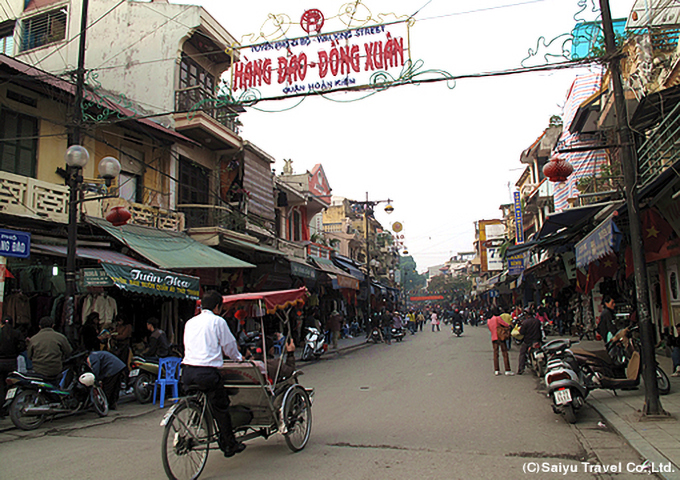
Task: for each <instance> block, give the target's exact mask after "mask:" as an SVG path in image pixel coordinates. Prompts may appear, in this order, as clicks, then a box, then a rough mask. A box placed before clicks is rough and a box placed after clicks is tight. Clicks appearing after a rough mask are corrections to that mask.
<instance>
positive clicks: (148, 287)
mask: <svg viewBox="0 0 680 480" xmlns="http://www.w3.org/2000/svg"><path fill="white" fill-rule="evenodd" d="M33 247H34V251H37V252H39V253H51V254H55V255H59V256H66V253H67V251H66V247H65V246H60V245H33ZM76 256H77V257H78V258H87V259H90V260H97V261H98V262H99V263H100V264H101V267H102V269H103V270H104V273H106V275H107V276H108V277H109V278H111V280H112V281H113V283H114V284H115V285H116V286H117V287H118V288H121V289H123V290H127V291H130V292H134V293H143V294H146V295H159V296H163V297H173V298H181V299H185V300H198V298H199V293H198V290H199V285H200V280H199V278H198V277H192V276H190V275H183V274H180V273H175V272H169V271H167V270H161V269H158V268H154V267H152V266H151V265H147V264H145V263H143V262H140V261H138V260H135V259H134V258H131V257H128V256H127V255H123V254H122V253H120V252H115V251H113V250H107V249H103V248H88V247H78V248H77V249H76ZM85 270H87V269H85ZM90 270H95V269H90ZM95 273H96V272H95ZM84 274H85V275H86V274H87V273H86V272H85V273H84ZM103 278H106V277H103Z"/></svg>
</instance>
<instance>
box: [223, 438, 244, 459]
mask: <svg viewBox="0 0 680 480" xmlns="http://www.w3.org/2000/svg"><path fill="white" fill-rule="evenodd" d="M245 449H246V444H245V443H241V442H237V443H236V445H234V446H232V447H229V448H227V449H226V450H225V451H224V456H225V457H227V458H229V457H233V456H234V455H236V454H237V453H241V452H242V451H243V450H245Z"/></svg>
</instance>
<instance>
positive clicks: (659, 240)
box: [642, 207, 673, 253]
mask: <svg viewBox="0 0 680 480" xmlns="http://www.w3.org/2000/svg"><path fill="white" fill-rule="evenodd" d="M672 231H673V229H672V227H671V226H670V225H669V224H668V222H667V221H666V220H665V219H664V218H663V217H662V216H661V214H660V213H659V212H658V211H657V209H656V208H653V207H652V208H648V209H647V210H645V212H644V214H643V216H642V241H643V243H644V245H645V251H646V252H654V253H657V252H658V251H659V250H661V247H663V244H664V243H666V240H668V237H669V236H670V234H671V232H672Z"/></svg>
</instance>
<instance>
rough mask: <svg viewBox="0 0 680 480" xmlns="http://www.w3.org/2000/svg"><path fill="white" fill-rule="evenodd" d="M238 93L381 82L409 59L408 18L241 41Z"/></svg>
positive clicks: (286, 92) (234, 76)
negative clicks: (253, 42)
mask: <svg viewBox="0 0 680 480" xmlns="http://www.w3.org/2000/svg"><path fill="white" fill-rule="evenodd" d="M239 53H240V61H238V62H236V63H234V66H233V68H232V71H231V80H232V81H231V94H232V96H233V97H234V98H237V99H239V98H241V99H243V98H245V99H258V100H262V99H271V98H281V97H286V96H293V95H305V94H314V93H323V92H331V91H333V90H339V89H347V88H350V87H356V88H359V87H366V86H379V85H380V84H381V83H385V82H390V81H394V80H396V79H398V78H399V77H400V75H401V73H402V70H403V69H404V65H406V64H407V61H408V60H409V54H408V22H406V21H400V22H394V23H385V24H380V25H375V26H366V27H361V28H353V29H349V30H343V31H337V32H332V33H315V34H313V35H309V36H306V37H299V38H291V39H281V40H277V41H272V42H266V43H260V44H257V45H247V46H242V47H239Z"/></svg>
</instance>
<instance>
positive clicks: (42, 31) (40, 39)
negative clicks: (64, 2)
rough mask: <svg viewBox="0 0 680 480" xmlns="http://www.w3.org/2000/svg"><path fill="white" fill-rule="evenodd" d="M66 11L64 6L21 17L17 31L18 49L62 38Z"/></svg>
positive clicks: (25, 48) (23, 49) (34, 46)
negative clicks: (28, 16) (32, 15)
mask: <svg viewBox="0 0 680 480" xmlns="http://www.w3.org/2000/svg"><path fill="white" fill-rule="evenodd" d="M67 13H68V12H67V10H66V8H65V7H64V8H60V9H59V10H53V11H51V12H47V13H43V14H42V15H36V16H34V17H30V18H25V19H23V20H22V21H21V27H20V31H19V38H20V42H21V43H20V51H21V52H24V51H26V50H31V49H33V48H39V47H42V46H44V45H49V44H50V43H55V42H59V41H61V40H64V38H66V21H67V19H68V15H67Z"/></svg>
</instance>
